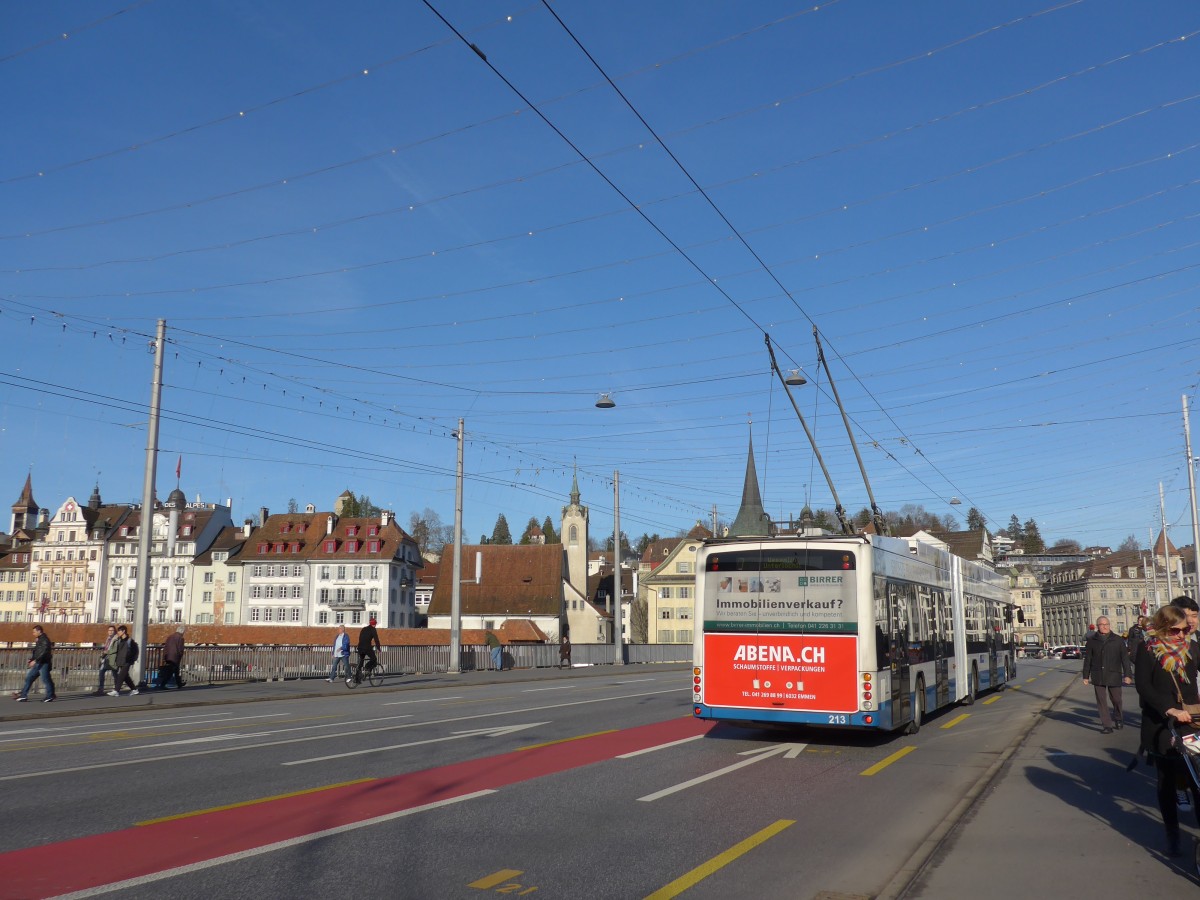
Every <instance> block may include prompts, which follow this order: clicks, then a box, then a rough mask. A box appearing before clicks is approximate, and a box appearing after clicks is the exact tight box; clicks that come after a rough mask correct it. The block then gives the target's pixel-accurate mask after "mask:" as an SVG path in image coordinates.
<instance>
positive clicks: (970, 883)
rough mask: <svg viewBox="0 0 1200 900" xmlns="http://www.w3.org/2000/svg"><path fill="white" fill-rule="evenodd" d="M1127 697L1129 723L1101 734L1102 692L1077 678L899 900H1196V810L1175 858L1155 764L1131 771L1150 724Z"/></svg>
mask: <svg viewBox="0 0 1200 900" xmlns="http://www.w3.org/2000/svg"><path fill="white" fill-rule="evenodd" d="M1123 702H1124V706H1125V727H1124V728H1123V729H1121V730H1119V731H1115V732H1113V733H1112V734H1101V733H1100V724H1099V715H1098V713H1097V711H1096V703H1095V695H1094V693H1093V691H1092V688H1090V687H1086V686H1084V684H1083V683H1082V681H1081V680H1080V679H1079V678H1078V677H1075V678H1074V679H1073V680H1072V681H1071V682H1070V684H1069V685H1068V686H1067V688H1066V689H1065V690H1064V691H1063V692H1062V693H1061V694H1060V695H1059V696H1058V698H1057V699H1055V700H1052V701H1051V702H1049V703H1048V704H1047V706H1046V707H1045V708H1044V709H1043V711H1042V713H1041V715H1040V719H1039V721H1038V723H1037V724H1036V725H1035V726H1034V727H1033V729H1032V730H1031V731H1030V732H1029V734H1028V735H1027V737H1026V738H1025V739H1024V741H1023V742H1022V743H1021V744H1020V745H1019V746H1017V747H1016V749H1015V751H1014V752H1013V753H1012V755H1011V756H1010V757H1009V759H1008V761H1007V762H1006V763H1005V764H1004V765H1003V767H1002V768H1001V770H1000V771H999V773H998V774H997V777H996V778H995V780H994V781H993V783H992V784H991V786H990V787H989V788H988V789H987V790H986V791H985V792H984V793H983V794H982V795H981V797H980V799H979V800H978V801H977V802H976V803H975V804H974V805H973V806H972V808H971V809H970V810H969V811H968V812H967V813H966V815H965V816H964V817H963V819H962V821H960V822H959V823H958V824H957V826H956V827H954V828H953V829H952V830H951V831H950V833H949V834H948V836H947V838H946V840H945V841H944V842H943V843H942V845H941V846H940V847H939V848H938V850H937V851H936V852H935V853H934V855H933V856H932V858H931V859H930V861H929V863H928V864H927V865H926V867H925V869H924V871H923V872H922V873H921V875H920V876H918V878H917V880H916V881H915V882H914V883H913V884H912V886H911V887H910V888H909V889H908V890H907V891H906V892H904V893H903V894H901V896H903V897H905V898H930V900H941V898H951V897H953V898H957V897H962V896H970V897H972V898H973V900H990V898H996V900H1012V898H1013V897H1019V896H1022V895H1023V894H1025V893H1034V894H1037V895H1043V896H1045V895H1048V896H1052V897H1057V898H1072V897H1080V898H1090V897H1160V898H1168V897H1186V896H1195V895H1196V893H1197V885H1198V884H1200V879H1197V877H1196V875H1195V872H1194V869H1193V868H1192V866H1193V860H1192V846H1193V841H1194V840H1195V837H1196V833H1197V830H1196V827H1195V826H1196V815H1195V813H1194V812H1182V813H1181V815H1180V821H1181V825H1182V827H1183V830H1184V835H1185V836H1184V842H1183V843H1184V855H1183V856H1181V857H1179V858H1177V859H1168V858H1167V857H1166V855H1165V854H1164V850H1165V846H1166V836H1165V831H1164V830H1163V825H1162V818H1161V816H1160V815H1159V812H1158V803H1157V801H1156V799H1155V770H1154V767H1153V766H1147V765H1146V764H1145V763H1144V761H1142V760H1139V762H1138V764H1137V766H1135V767H1134V769H1133V770H1132V771H1127V766H1128V764H1129V762H1130V760H1131V759H1132V758H1133V755H1134V752H1135V751H1136V749H1137V746H1138V742H1139V740H1138V739H1139V728H1140V725H1141V716H1140V714H1139V712H1138V701H1137V692H1136V691H1135V690H1134V689H1133V688H1132V687H1126V688H1125V690H1124V701H1123Z"/></svg>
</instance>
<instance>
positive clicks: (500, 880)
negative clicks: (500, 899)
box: [467, 869, 525, 891]
mask: <svg viewBox="0 0 1200 900" xmlns="http://www.w3.org/2000/svg"><path fill="white" fill-rule="evenodd" d="M524 874H525V873H524V872H523V871H522V870H521V869H501V870H500V871H499V872H493V873H492V874H491V875H487V876H485V877H483V878H480V879H479V880H478V881H472V882H471V883H470V884H468V885H467V887H473V888H479V889H480V890H484V891H487V890H491V889H492V888H494V887H497V886H499V885H501V884H504V882H506V881H512V880H513V879H514V878H516V877H517V876H518V875H524Z"/></svg>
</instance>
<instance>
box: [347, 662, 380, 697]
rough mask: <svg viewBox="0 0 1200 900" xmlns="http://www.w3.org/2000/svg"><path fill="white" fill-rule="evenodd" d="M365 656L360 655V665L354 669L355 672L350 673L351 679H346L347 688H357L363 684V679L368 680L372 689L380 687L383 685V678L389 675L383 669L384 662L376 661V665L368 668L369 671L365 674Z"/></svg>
mask: <svg viewBox="0 0 1200 900" xmlns="http://www.w3.org/2000/svg"><path fill="white" fill-rule="evenodd" d="M363 659H364V658H363V655H362V654H361V653H360V654H359V655H358V664H357V665H356V666H355V667H354V671H353V672H351V673H350V677H349V678H347V679H346V687H348V688H351V689H353V688H356V687H358V686H359V685H360V684H362V681H363V677H364V676H365V677H366V679H367V683H368V684H370V685H371V687H379V686H380V685H381V684H383V678H384V676H385V675H387V670H386V669H384V667H383V662H382V661H380V660H376V662H375V665H373V666H368V667H367V671H366V672H365V673H364V672H363Z"/></svg>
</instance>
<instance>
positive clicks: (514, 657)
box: [0, 644, 692, 691]
mask: <svg viewBox="0 0 1200 900" xmlns="http://www.w3.org/2000/svg"><path fill="white" fill-rule="evenodd" d="M622 649H623V651H624V659H625V662H626V663H629V664H631V665H638V664H647V663H687V662H691V659H692V646H691V644H626V645H624V647H623V648H622ZM502 653H503V660H504V667H505V668H506V669H536V668H548V667H552V666H557V665H558V664H559V652H558V647H557V645H553V644H506V645H504V648H503V651H502ZM381 659H382V661H383V664H384V666H385V667H386V668H387V670H388V671H389V672H395V673H399V674H406V675H407V674H419V673H426V674H437V673H443V672H445V671H446V670H447V669H449V667H450V648H449V647H446V646H437V645H429V646H412V647H384V648H383V652H382V654H381ZM28 660H29V651H28V650H0V690H3V691H16V690H18V689H19V688H20V687H21V685H22V683H23V682H24V679H25V671H26V667H27V663H28ZM161 662H162V648H161V647H151V648H149V650H147V651H145V653H144V654H143V664H144V666H145V669H144V671H145V672H146V677H147V679H148V681H149V682H150V684H154V683H156V679H157V672H158V667H159V665H160V664H161ZM332 662H333V658H332V653H331V652H330V649H329V647H326V646H321V647H309V646H259V647H196V646H189V647H187V648H186V651H185V653H184V657H183V673H182V674H183V678H184V680H185V681H189V682H193V683H196V684H222V683H235V682H247V681H283V680H288V681H291V680H295V679H300V678H326V677H328V675H329V670H330V667H331V665H332ZM614 662H615V651H614V649H613V645H612V644H574V645H572V647H571V664H572V665H573V666H608V665H613V664H614ZM491 664H492V663H491V655H490V653H489V652H488V648H487V647H481V646H478V645H474V644H472V645H468V646H465V647H462V648H461V649H460V650H459V666H460V668H461V669H462V671H464V672H471V671H482V670H485V669H488V668H490V667H491ZM99 666H100V649H99V648H98V647H97V648H89V647H57V648H55V650H54V662H53V668H52V674H53V676H54V682H55V685H56V686H57V687H58V688H59V689H61V690H63V691H86V690H88V689H95V687H96V683H97V680H98V669H99ZM111 683H112V677H111V676H105V688H106V689H107V688H108V687H109V685H111Z"/></svg>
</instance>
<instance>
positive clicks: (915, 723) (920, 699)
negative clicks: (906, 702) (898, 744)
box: [904, 675, 925, 734]
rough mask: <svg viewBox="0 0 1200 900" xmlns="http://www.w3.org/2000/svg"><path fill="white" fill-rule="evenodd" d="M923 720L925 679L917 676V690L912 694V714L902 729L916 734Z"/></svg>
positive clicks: (907, 732) (906, 732)
mask: <svg viewBox="0 0 1200 900" xmlns="http://www.w3.org/2000/svg"><path fill="white" fill-rule="evenodd" d="M924 721H925V679H924V677H923V676H921V675H918V676H917V692H916V693H915V694H913V714H912V721H911V722H909V723H908V727H907V728H906V729H905V730H904V731H905V734H916V733H917V732H918V731H920V730H921V723H922V722H924Z"/></svg>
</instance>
